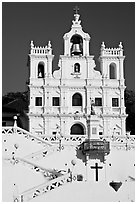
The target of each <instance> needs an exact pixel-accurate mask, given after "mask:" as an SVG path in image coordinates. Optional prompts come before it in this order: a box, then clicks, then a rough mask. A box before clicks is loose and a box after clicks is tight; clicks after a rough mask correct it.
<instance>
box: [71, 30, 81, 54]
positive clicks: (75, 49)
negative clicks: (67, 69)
mask: <svg viewBox="0 0 137 204" xmlns="http://www.w3.org/2000/svg"><path fill="white" fill-rule="evenodd" d="M70 42H71V43H72V47H71V55H80V54H83V39H82V37H81V36H80V35H78V34H75V35H73V36H72V38H71V39H70Z"/></svg>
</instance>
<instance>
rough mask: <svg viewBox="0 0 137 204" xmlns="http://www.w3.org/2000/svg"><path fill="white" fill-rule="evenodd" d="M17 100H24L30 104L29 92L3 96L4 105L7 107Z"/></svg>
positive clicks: (10, 93) (11, 93)
mask: <svg viewBox="0 0 137 204" xmlns="http://www.w3.org/2000/svg"><path fill="white" fill-rule="evenodd" d="M16 99H22V100H23V101H25V102H27V103H28V92H27V91H26V92H16V93H14V92H9V93H7V94H6V95H4V96H2V105H6V104H8V103H10V102H12V101H14V100H16Z"/></svg>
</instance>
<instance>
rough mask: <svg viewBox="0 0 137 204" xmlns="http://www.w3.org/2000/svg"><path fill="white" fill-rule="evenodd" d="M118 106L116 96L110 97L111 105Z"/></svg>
mask: <svg viewBox="0 0 137 204" xmlns="http://www.w3.org/2000/svg"><path fill="white" fill-rule="evenodd" d="M118 106H119V102H118V98H112V107H118Z"/></svg>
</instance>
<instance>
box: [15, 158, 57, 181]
mask: <svg viewBox="0 0 137 204" xmlns="http://www.w3.org/2000/svg"><path fill="white" fill-rule="evenodd" d="M18 162H20V163H22V164H23V165H25V166H27V167H28V168H30V169H32V170H34V171H36V172H41V173H43V175H44V176H45V177H52V176H58V175H59V173H58V172H56V171H55V170H53V169H46V168H44V167H42V166H40V165H38V164H35V163H33V162H30V161H28V160H26V159H25V158H20V157H16V158H15V162H14V163H15V164H16V163H18Z"/></svg>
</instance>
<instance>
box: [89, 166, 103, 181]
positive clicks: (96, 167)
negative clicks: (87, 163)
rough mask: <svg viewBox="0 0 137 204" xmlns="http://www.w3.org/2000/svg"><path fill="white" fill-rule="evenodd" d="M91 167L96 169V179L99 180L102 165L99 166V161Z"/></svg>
mask: <svg viewBox="0 0 137 204" xmlns="http://www.w3.org/2000/svg"><path fill="white" fill-rule="evenodd" d="M90 168H91V169H96V181H98V169H102V168H103V167H102V166H98V163H95V166H91V167H90Z"/></svg>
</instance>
